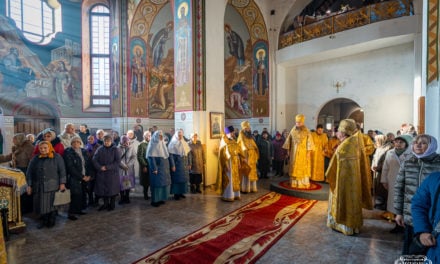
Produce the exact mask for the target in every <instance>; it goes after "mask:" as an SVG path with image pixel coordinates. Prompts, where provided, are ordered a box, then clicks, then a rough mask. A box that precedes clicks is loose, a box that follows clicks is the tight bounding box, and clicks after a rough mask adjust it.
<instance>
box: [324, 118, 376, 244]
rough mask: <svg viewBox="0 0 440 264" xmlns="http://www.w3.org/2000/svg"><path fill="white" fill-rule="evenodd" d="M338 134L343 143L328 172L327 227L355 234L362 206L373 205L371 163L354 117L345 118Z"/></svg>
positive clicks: (361, 222)
mask: <svg viewBox="0 0 440 264" xmlns="http://www.w3.org/2000/svg"><path fill="white" fill-rule="evenodd" d="M336 135H337V137H338V139H339V140H340V141H341V143H340V145H339V146H338V148H337V149H336V152H335V154H334V156H333V158H332V159H331V161H330V164H329V167H328V169H327V171H326V177H327V181H328V183H329V186H330V191H329V203H328V217H327V226H328V227H330V228H332V229H334V230H336V231H339V232H341V233H343V234H344V235H353V234H355V233H359V229H360V228H361V227H362V224H363V218H362V208H365V209H369V210H371V209H372V208H373V205H372V199H371V193H370V188H371V179H370V176H369V170H370V168H369V167H368V165H369V162H368V157H367V156H366V154H365V146H364V142H363V136H362V134H361V131H357V130H356V123H355V121H354V120H353V119H344V120H342V121H341V122H340V123H339V128H338V132H337V134H336Z"/></svg>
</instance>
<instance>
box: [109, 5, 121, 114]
mask: <svg viewBox="0 0 440 264" xmlns="http://www.w3.org/2000/svg"><path fill="white" fill-rule="evenodd" d="M112 3H113V4H112V7H114V10H112V12H111V13H112V14H113V16H112V20H111V21H112V23H111V25H112V26H111V50H110V51H111V65H110V67H111V68H110V69H111V76H112V77H111V80H110V92H111V100H112V104H111V110H112V111H111V112H112V116H113V117H116V116H121V115H122V108H121V105H122V101H121V100H122V98H121V97H120V94H121V92H122V90H121V89H122V86H121V85H120V84H121V83H120V74H121V68H120V67H121V64H120V50H121V49H120V44H119V42H120V34H121V29H120V27H119V24H120V16H121V15H120V14H121V12H120V8H121V7H120V6H119V2H118V1H117V0H112Z"/></svg>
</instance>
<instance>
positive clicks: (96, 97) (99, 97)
mask: <svg viewBox="0 0 440 264" xmlns="http://www.w3.org/2000/svg"><path fill="white" fill-rule="evenodd" d="M89 18H90V23H89V30H90V31H89V32H90V77H91V78H90V88H91V89H90V99H91V101H90V103H91V104H90V106H91V107H95V106H110V11H109V9H108V7H106V6H104V5H100V4H99V5H96V6H94V7H92V8H91V9H90V14H89Z"/></svg>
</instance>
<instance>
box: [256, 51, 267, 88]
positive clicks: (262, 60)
mask: <svg viewBox="0 0 440 264" xmlns="http://www.w3.org/2000/svg"><path fill="white" fill-rule="evenodd" d="M268 87H269V84H268V78H267V67H266V51H265V50H264V49H259V50H258V52H257V63H256V72H255V75H254V89H255V93H256V94H257V95H265V94H266V90H267V89H268Z"/></svg>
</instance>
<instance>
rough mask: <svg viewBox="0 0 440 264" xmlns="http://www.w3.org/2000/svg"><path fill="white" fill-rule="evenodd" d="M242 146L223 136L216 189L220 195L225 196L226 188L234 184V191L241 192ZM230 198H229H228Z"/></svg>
mask: <svg viewBox="0 0 440 264" xmlns="http://www.w3.org/2000/svg"><path fill="white" fill-rule="evenodd" d="M243 157H244V156H243V153H242V152H241V149H240V146H239V145H238V144H237V142H236V141H235V140H234V139H229V138H227V137H226V136H225V135H223V137H222V140H221V142H220V149H219V153H218V163H219V164H218V173H217V183H216V189H217V192H218V193H219V194H221V195H222V194H223V192H224V191H225V189H226V187H227V186H228V185H229V184H231V182H232V190H233V191H234V192H239V191H240V173H239V168H240V162H241V158H243ZM228 198H229V197H228Z"/></svg>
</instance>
